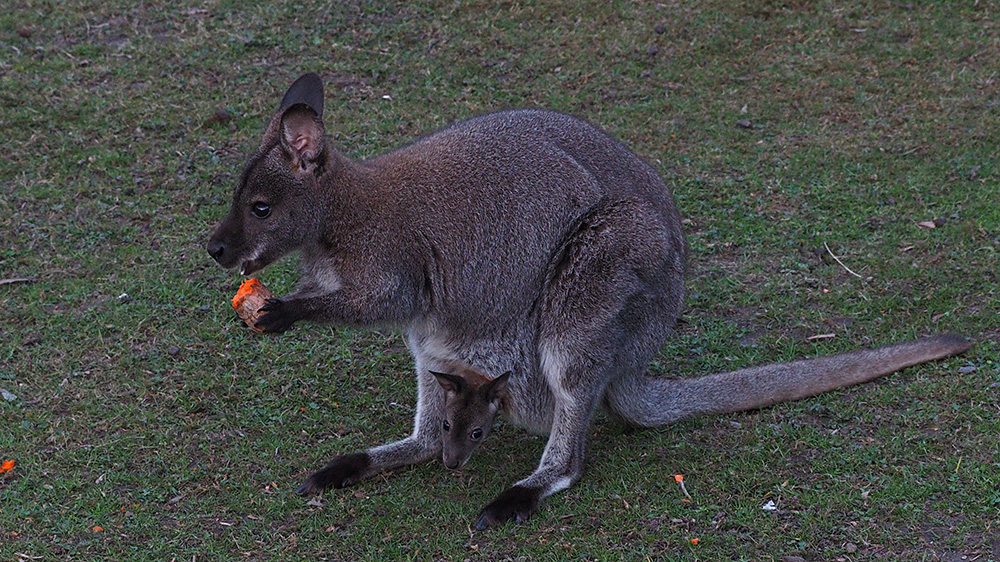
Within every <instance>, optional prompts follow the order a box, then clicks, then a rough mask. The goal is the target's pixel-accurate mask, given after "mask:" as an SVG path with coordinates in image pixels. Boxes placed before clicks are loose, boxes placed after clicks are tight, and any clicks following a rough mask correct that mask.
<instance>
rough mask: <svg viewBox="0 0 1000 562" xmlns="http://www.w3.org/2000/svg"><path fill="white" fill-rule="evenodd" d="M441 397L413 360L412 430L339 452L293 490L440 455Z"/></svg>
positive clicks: (345, 482) (339, 484) (340, 484)
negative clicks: (367, 446)
mask: <svg viewBox="0 0 1000 562" xmlns="http://www.w3.org/2000/svg"><path fill="white" fill-rule="evenodd" d="M443 412H444V398H443V396H442V393H441V390H440V388H439V386H438V383H437V382H436V381H435V379H434V377H433V376H431V375H430V373H429V372H428V370H427V369H426V368H423V366H422V361H419V360H418V361H417V413H416V416H415V418H414V421H413V433H412V434H411V435H410V436H409V437H407V438H405V439H401V440H399V441H395V442H393V443H388V444H386V445H381V446H378V447H372V448H370V449H368V450H366V451H364V452H361V453H352V454H348V455H339V456H337V457H334V459H333V460H332V461H331V462H330V463H329V464H328V465H327V466H326V467H324V468H322V469H320V470H318V471H316V472H314V473H313V474H312V475H311V476H310V477H309V479H308V480H306V481H305V482H304V483H303V484H302V485H301V486H299V488H298V489H297V490H296V492H298V493H300V494H307V495H308V494H315V493H318V492H321V491H322V490H325V489H327V488H344V487H347V486H351V485H353V484H355V483H357V482H359V481H360V480H364V479H365V478H369V477H371V476H374V475H376V474H378V473H380V472H382V471H385V470H390V469H393V468H396V467H399V466H403V465H408V464H417V463H421V462H425V461H429V460H431V459H434V458H437V457H439V456H440V455H441V423H442V420H443V417H442V416H443Z"/></svg>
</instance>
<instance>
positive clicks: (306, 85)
mask: <svg viewBox="0 0 1000 562" xmlns="http://www.w3.org/2000/svg"><path fill="white" fill-rule="evenodd" d="M278 111H279V112H280V113H281V146H282V148H284V150H285V153H286V154H288V155H289V157H290V158H291V160H292V164H293V166H294V168H295V170H296V171H297V172H302V171H304V172H311V171H313V170H315V169H316V167H317V166H318V165H319V164H320V163H321V157H322V155H323V151H324V149H325V148H326V131H325V129H324V128H323V80H322V79H320V77H319V75H317V74H316V73H314V72H310V73H309V74H303V75H302V76H300V77H299V79H298V80H296V81H295V82H294V83H293V84H292V85H291V86H290V87H289V88H288V91H287V92H285V97H284V98H282V99H281V107H280V109H279V110H278Z"/></svg>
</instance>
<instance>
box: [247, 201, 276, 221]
mask: <svg viewBox="0 0 1000 562" xmlns="http://www.w3.org/2000/svg"><path fill="white" fill-rule="evenodd" d="M250 210H251V211H252V212H253V216H255V217H257V218H258V219H266V218H267V217H268V215H270V214H271V206H270V205H268V204H267V203H254V204H253V207H251V208H250Z"/></svg>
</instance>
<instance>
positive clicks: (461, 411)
mask: <svg viewBox="0 0 1000 562" xmlns="http://www.w3.org/2000/svg"><path fill="white" fill-rule="evenodd" d="M431 374H432V375H434V378H436V379H437V381H438V384H440V385H441V388H442V389H443V390H444V393H445V395H444V396H445V402H444V422H442V424H441V429H442V430H443V431H444V434H443V435H442V436H441V460H442V461H443V462H444V465H445V466H446V467H448V468H451V469H455V468H461V467H462V466H464V465H465V463H466V462H468V461H469V458H470V457H472V453H474V452H475V451H476V449H477V448H478V447H479V445H480V444H482V442H483V440H484V439H486V437H487V436H488V435H489V434H490V430H491V429H492V428H493V421H494V420H495V419H496V417H497V414H499V413H500V412H501V411H504V410H507V409H508V407H507V379H508V378H509V377H510V371H507V372H506V373H504V374H502V375H500V376H499V377H496V378H494V379H490V378H489V377H487V376H486V375H484V374H483V373H481V372H479V371H477V370H475V369H472V368H469V367H464V366H462V367H457V368H456V369H454V372H451V373H439V372H437V371H431Z"/></svg>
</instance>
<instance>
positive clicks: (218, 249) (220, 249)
mask: <svg viewBox="0 0 1000 562" xmlns="http://www.w3.org/2000/svg"><path fill="white" fill-rule="evenodd" d="M225 253H226V245H225V244H223V243H222V242H219V241H218V240H209V241H208V255H210V256H212V259H214V260H215V261H220V260H221V259H222V256H223V254H225Z"/></svg>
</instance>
